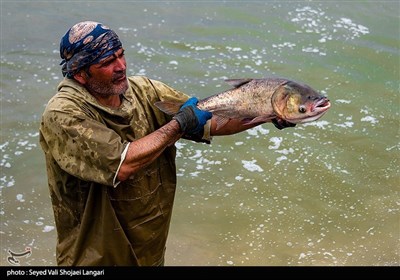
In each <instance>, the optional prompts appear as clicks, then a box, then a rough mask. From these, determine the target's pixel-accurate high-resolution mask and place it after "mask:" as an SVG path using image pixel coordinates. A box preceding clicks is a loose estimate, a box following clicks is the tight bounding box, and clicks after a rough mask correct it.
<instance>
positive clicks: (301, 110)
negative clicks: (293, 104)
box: [299, 106, 307, 113]
mask: <svg viewBox="0 0 400 280" xmlns="http://www.w3.org/2000/svg"><path fill="white" fill-rule="evenodd" d="M306 111H307V110H306V107H305V106H300V107H299V112H300V113H305V112H306Z"/></svg>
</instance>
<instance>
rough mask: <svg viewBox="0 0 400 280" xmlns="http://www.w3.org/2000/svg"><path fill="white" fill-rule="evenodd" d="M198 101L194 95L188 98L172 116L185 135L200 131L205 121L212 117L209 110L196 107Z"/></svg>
mask: <svg viewBox="0 0 400 280" xmlns="http://www.w3.org/2000/svg"><path fill="white" fill-rule="evenodd" d="M198 102H199V100H198V99H197V98H196V97H192V98H189V99H188V100H187V101H186V102H185V103H184V104H183V105H182V106H181V108H180V109H179V112H178V113H177V114H176V115H175V116H174V117H173V119H174V120H176V121H177V122H178V123H179V126H180V127H181V130H182V131H183V132H184V133H185V134H186V135H193V134H198V133H199V132H201V131H202V129H203V128H204V125H205V124H206V122H207V121H208V120H209V119H211V117H212V113H211V112H208V111H203V110H200V109H199V108H197V106H196V105H197V103H198Z"/></svg>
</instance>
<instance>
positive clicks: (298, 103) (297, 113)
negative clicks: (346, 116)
mask: <svg viewBox="0 0 400 280" xmlns="http://www.w3.org/2000/svg"><path fill="white" fill-rule="evenodd" d="M272 106H273V108H274V111H275V113H276V115H277V116H278V117H280V118H282V119H284V120H286V121H288V122H291V123H306V122H311V121H315V120H317V119H319V118H320V117H322V115H323V114H325V113H326V111H327V110H328V109H329V108H330V107H331V103H330V101H329V99H328V98H327V97H325V96H323V95H321V94H319V93H318V92H317V91H315V90H314V89H312V88H311V87H309V86H307V85H303V84H299V83H296V82H293V81H288V82H287V83H284V84H281V85H280V86H279V87H278V88H277V89H276V91H275V92H274V94H273V96H272Z"/></svg>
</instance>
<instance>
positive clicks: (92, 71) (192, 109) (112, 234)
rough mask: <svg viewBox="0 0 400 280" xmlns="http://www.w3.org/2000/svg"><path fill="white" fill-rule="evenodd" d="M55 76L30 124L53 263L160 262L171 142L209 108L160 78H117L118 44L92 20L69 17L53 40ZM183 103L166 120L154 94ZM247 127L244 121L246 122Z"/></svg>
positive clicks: (205, 126)
mask: <svg viewBox="0 0 400 280" xmlns="http://www.w3.org/2000/svg"><path fill="white" fill-rule="evenodd" d="M60 55H61V58H62V59H63V61H62V63H61V64H62V65H63V67H62V72H63V75H64V76H65V79H64V80H63V81H61V83H60V84H59V86H58V92H57V94H56V95H55V96H53V97H52V98H51V99H50V101H49V102H48V104H47V106H46V109H45V111H44V113H43V116H42V122H41V125H40V144H41V146H42V149H43V151H44V154H45V158H46V167H47V174H48V184H49V190H50V194H51V200H52V204H53V210H54V216H55V224H56V228H57V249H56V252H57V256H56V257H57V263H58V264H59V265H74V266H75V265H86V266H93V265H108V266H110V265H135V266H139V265H140V266H142V265H146V266H159V265H163V263H164V255H165V244H166V240H167V235H168V230H169V225H170V220H171V214H172V206H173V202H174V195H175V188H176V169H175V152H176V148H175V146H174V143H175V142H176V141H177V140H179V139H180V138H182V137H183V138H186V139H190V140H192V141H196V142H206V143H209V142H210V141H211V137H212V136H213V135H228V134H233V133H238V132H241V131H243V130H245V129H248V128H250V127H252V126H244V125H242V124H241V123H240V122H239V121H237V120H231V121H230V122H228V124H227V125H226V126H224V127H223V128H221V129H219V130H218V131H216V129H215V127H216V122H215V120H214V119H213V118H212V114H211V113H209V112H205V111H201V110H199V109H198V108H197V107H196V104H197V99H196V98H190V99H189V97H188V96H187V95H186V94H184V93H182V92H179V91H177V90H175V89H173V88H171V87H169V86H167V85H166V84H164V83H162V82H160V81H156V80H152V79H148V78H146V77H143V76H133V77H126V61H125V57H124V49H123V47H122V44H121V42H120V40H119V38H118V36H117V34H116V33H115V32H114V31H113V30H111V29H109V28H108V27H106V26H104V25H103V24H101V23H97V22H92V21H85V22H80V23H77V24H75V25H74V26H73V27H71V28H70V29H69V30H68V32H67V33H66V34H65V35H64V36H63V38H62V40H61V43H60ZM163 100H170V101H171V100H172V101H177V102H178V101H179V102H185V103H184V105H183V106H182V107H181V109H180V111H179V112H178V113H177V114H176V115H175V116H174V117H173V118H171V117H170V116H168V115H166V114H164V113H163V112H161V111H160V110H158V109H157V108H156V107H155V106H154V103H155V102H156V101H163ZM253 126H254V125H253Z"/></svg>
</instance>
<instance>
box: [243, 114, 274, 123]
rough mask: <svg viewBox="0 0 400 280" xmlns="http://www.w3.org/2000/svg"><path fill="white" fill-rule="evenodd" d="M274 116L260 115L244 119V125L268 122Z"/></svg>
mask: <svg viewBox="0 0 400 280" xmlns="http://www.w3.org/2000/svg"><path fill="white" fill-rule="evenodd" d="M273 118H274V116H258V117H255V118H253V119H243V120H242V123H243V124H244V125H250V124H262V123H266V122H268V121H271V119H273Z"/></svg>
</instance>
